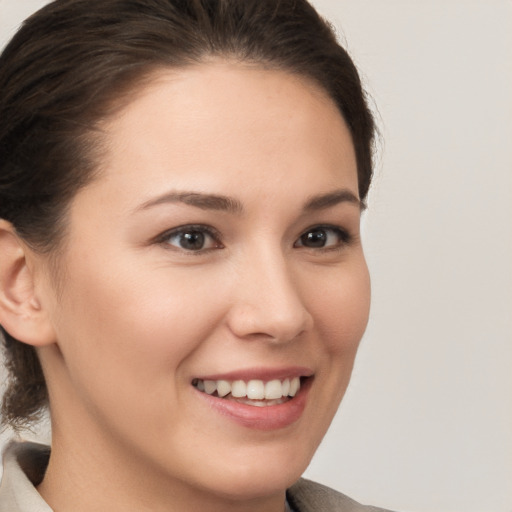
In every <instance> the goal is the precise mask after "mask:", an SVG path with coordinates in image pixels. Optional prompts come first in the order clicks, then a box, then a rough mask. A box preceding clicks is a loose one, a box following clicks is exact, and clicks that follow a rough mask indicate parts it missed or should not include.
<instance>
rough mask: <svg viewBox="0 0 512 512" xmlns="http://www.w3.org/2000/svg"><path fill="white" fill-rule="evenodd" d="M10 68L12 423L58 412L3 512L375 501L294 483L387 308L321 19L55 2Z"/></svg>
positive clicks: (358, 134) (5, 270)
mask: <svg viewBox="0 0 512 512" xmlns="http://www.w3.org/2000/svg"><path fill="white" fill-rule="evenodd" d="M0 69H1V78H0V90H1V91H2V92H1V99H0V119H1V127H0V151H1V156H0V162H1V173H0V176H1V177H0V183H1V184H0V194H1V195H0V204H1V206H0V218H1V219H2V220H1V221H0V247H1V254H2V259H1V263H0V283H1V290H0V324H1V325H2V329H3V332H4V337H5V345H6V355H7V365H8V369H9V372H10V383H9V387H8V389H7V392H6V394H5V396H4V403H3V416H2V418H3V421H4V423H8V424H11V425H13V426H15V427H16V426H20V425H23V424H26V423H27V422H29V421H30V420H32V419H34V418H35V417H37V415H38V414H39V413H40V412H41V411H42V410H43V409H44V408H45V407H46V406H48V408H49V411H50V417H51V424H52V448H51V454H50V451H49V449H48V448H46V447H41V446H36V445H29V444H23V443H17V444H13V445H11V446H10V447H9V448H8V450H7V452H6V454H5V456H4V458H5V468H4V479H3V483H2V488H1V491H0V497H1V498H0V503H1V504H0V510H2V511H3V510H9V511H10V512H12V511H13V510H20V511H23V512H25V511H27V512H28V511H32V510H52V509H53V510H56V511H60V510H74V511H81V510H112V511H115V510H124V511H129V510H137V511H140V510H153V511H155V510H176V511H192V510H194V511H195V510H208V511H217V510H222V511H226V510H233V511H237V510H243V511H259V510H262V511H263V510H264V511H267V512H268V511H270V512H273V511H275V512H277V511H279V512H281V511H282V510H284V509H285V507H288V509H291V510H296V511H308V510H370V509H368V508H367V507H363V506H361V505H358V504H357V503H355V502H353V501H352V500H350V499H349V498H347V497H345V496H343V495H340V494H338V493H336V492H334V491H331V490H328V489H326V488H324V487H322V486H320V485H318V484H313V483H311V482H306V481H304V480H299V478H300V475H301V474H302V473H303V471H304V470H305V468H306V466H307V465H308V463H309V461H310V459H311V457H312V455H313V453H314V451H315V449H316V448H317V446H318V444H319V443H320V441H321V439H322V437H323V435H324V433H325V431H326V429H327V428H328V426H329V423H330V422H331V420H332V418H333V416H334V413H335V412H336V409H337V407H338V405H339V403H340V401H341V399H342V397H343V394H344V392H345V389H346V387H347V384H348V381H349V378H350V373H351V369H352V366H353V362H354V358H355V355H356V351H357V347H358V344H359V341H360V339H361V336H362V334H363V332H364V329H365V327H366V322H367V318H368V310H369V300H370V299H369V296H370V293H369V278H368V271H367V267H366V263H365V260H364V255H363V251H362V247H361V241H360V236H359V222H360V213H361V210H362V209H363V208H364V202H365V198H366V195H367V192H368V187H369V185H370V181H371V175H372V158H371V156H372V155H371V150H372V141H373V135H374V126H373V121H372V117H371V114H370V112H369V110H368V108H367V105H366V102H365V98H364V93H363V91H362V88H361V84H360V81H359V78H358V75H357V71H356V69H355V67H354V65H353V63H352V62H351V60H350V58H349V57H348V55H347V54H346V52H345V51H344V50H343V49H342V48H341V47H340V46H339V45H338V44H337V43H336V40H335V37H334V36H333V34H332V32H331V30H330V29H329V27H328V26H327V25H326V24H325V23H324V22H323V21H322V20H321V19H320V18H319V17H318V15H317V14H316V12H315V11H314V10H313V8H312V7H311V6H310V5H309V4H308V3H307V2H306V1H305V0H304V1H299V0H282V1H279V2H276V1H275V0H216V1H213V0H211V1H205V0H197V1H178V0H173V1H172V0H130V1H128V0H57V1H56V2H53V3H51V4H50V5H48V6H47V7H46V8H44V9H42V10H41V11H40V12H39V13H37V14H36V15H34V16H33V17H32V18H30V19H29V20H28V21H27V22H26V23H25V25H24V26H23V27H22V28H21V30H20V31H19V32H18V34H17V35H16V36H15V37H14V39H13V40H12V41H11V43H10V44H9V45H8V46H7V48H6V49H5V51H4V53H3V55H2V57H1V59H0ZM2 507H3V508H2ZM371 510H375V509H373V508H371Z"/></svg>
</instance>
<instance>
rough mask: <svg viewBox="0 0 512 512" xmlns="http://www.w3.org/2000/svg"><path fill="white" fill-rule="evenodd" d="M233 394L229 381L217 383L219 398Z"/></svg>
mask: <svg viewBox="0 0 512 512" xmlns="http://www.w3.org/2000/svg"><path fill="white" fill-rule="evenodd" d="M229 393H231V384H230V383H229V382H228V381H227V380H218V381H217V394H218V395H219V396H226V395H227V394H229Z"/></svg>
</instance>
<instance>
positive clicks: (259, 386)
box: [194, 377, 300, 405]
mask: <svg viewBox="0 0 512 512" xmlns="http://www.w3.org/2000/svg"><path fill="white" fill-rule="evenodd" d="M194 386H195V387H196V388H197V389H199V391H204V392H205V393H208V394H209V395H213V393H215V392H217V395H218V396H219V397H225V396H227V395H229V394H230V393H231V396H232V397H233V398H246V397H247V398H248V399H249V400H279V399H280V398H282V397H288V396H292V397H293V396H295V395H296V394H297V392H298V391H299V389H300V378H299V377H293V378H292V379H284V380H283V381H281V380H278V379H274V380H270V381H268V382H264V381H262V380H259V379H252V380H250V381H249V382H247V383H246V382H245V381H243V380H235V381H233V382H230V381H227V380H201V379H196V380H195V381H194ZM261 404H265V402H261ZM254 405H259V404H256V402H255V403H254Z"/></svg>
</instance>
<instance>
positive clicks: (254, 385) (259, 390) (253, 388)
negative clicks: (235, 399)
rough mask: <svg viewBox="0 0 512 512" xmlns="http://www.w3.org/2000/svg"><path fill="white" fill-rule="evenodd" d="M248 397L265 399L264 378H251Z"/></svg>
mask: <svg viewBox="0 0 512 512" xmlns="http://www.w3.org/2000/svg"><path fill="white" fill-rule="evenodd" d="M247 398H250V399H251V400H263V399H264V398H265V384H263V381H262V380H250V381H249V382H248V383H247Z"/></svg>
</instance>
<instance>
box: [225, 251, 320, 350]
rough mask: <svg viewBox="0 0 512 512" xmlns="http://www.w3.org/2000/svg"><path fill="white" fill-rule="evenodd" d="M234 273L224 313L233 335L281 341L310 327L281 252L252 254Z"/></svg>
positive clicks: (300, 298)
mask: <svg viewBox="0 0 512 512" xmlns="http://www.w3.org/2000/svg"><path fill="white" fill-rule="evenodd" d="M237 277H238V279H237V280H236V282H235V283H234V291H233V303H232V306H231V308H230V311H229V313H228V324H229V327H230V329H231V331H232V332H233V333H234V334H235V335H236V336H237V337H239V338H243V339H247V340H250V339H261V340H268V341H272V342H275V343H285V342H288V341H292V340H294V339H295V338H297V337H298V336H299V335H300V334H302V333H303V332H305V331H307V330H309V329H310V327H311V325H312V323H313V318H312V316H311V314H310V312H309V311H308V309H307V307H306V305H305V303H304V300H303V299H304V297H302V296H301V289H300V283H299V282H298V279H297V276H295V277H294V275H293V272H292V270H291V268H290V265H289V264H287V262H286V259H285V257H284V256H283V255H273V256H269V255H268V256H266V257H259V258H252V259H251V260H250V261H247V262H245V264H244V265H242V266H241V268H240V271H239V273H238V276H237Z"/></svg>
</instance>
